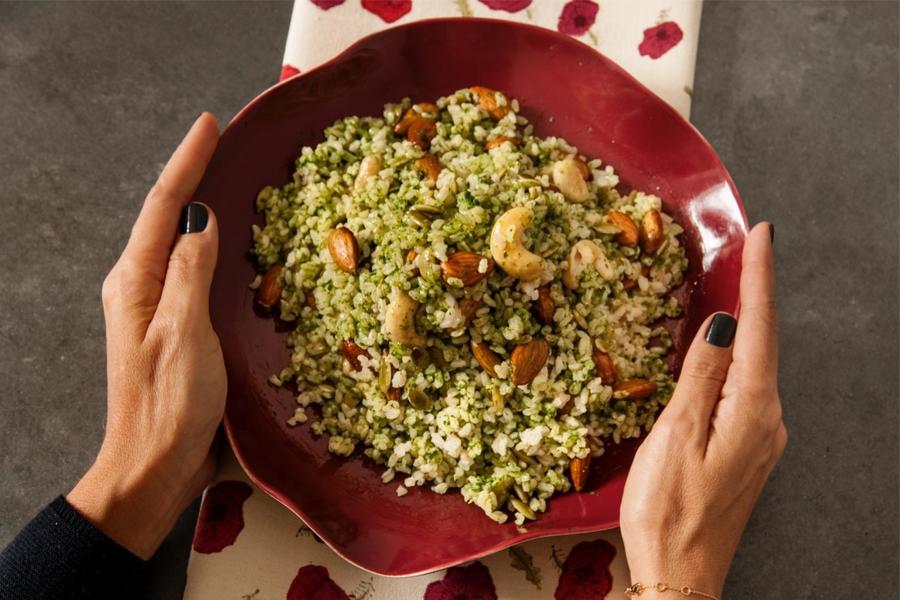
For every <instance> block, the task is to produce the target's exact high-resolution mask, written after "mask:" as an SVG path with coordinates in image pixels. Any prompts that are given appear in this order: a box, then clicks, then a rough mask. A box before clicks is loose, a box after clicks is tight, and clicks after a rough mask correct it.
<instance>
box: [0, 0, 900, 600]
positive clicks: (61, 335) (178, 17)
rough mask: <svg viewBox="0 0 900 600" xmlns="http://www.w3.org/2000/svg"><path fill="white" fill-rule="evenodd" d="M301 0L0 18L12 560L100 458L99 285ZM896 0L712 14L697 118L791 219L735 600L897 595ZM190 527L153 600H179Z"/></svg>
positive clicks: (4, 420)
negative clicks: (19, 538) (757, 480)
mask: <svg viewBox="0 0 900 600" xmlns="http://www.w3.org/2000/svg"><path fill="white" fill-rule="evenodd" d="M290 9H291V7H290V4H288V3H280V4H275V3H236V2H230V3H222V4H217V3H174V2H173V3H151V4H142V3H129V4H105V3H104V4H101V3H50V4H25V3H8V2H7V3H0V98H2V101H0V132H2V136H0V140H2V143H0V194H2V201H0V257H2V259H0V286H2V294H0V380H2V381H3V382H4V384H5V386H6V392H5V393H4V394H2V396H0V456H2V462H0V481H2V482H3V485H2V487H0V546H2V545H5V544H6V542H7V541H8V540H9V539H10V538H11V537H12V536H13V535H14V534H15V533H16V531H18V529H19V528H20V527H21V526H22V525H23V524H24V523H25V522H26V521H27V520H28V519H29V518H30V517H31V516H32V515H33V514H34V513H35V512H36V511H37V510H38V509H39V508H40V507H42V506H43V505H44V504H46V503H47V502H48V501H49V500H51V499H52V498H53V497H54V496H55V495H56V494H59V493H61V492H65V491H67V490H68V489H69V487H70V486H71V485H72V484H73V483H74V482H75V481H76V480H77V478H78V476H79V474H80V473H82V472H83V471H84V470H85V469H86V468H87V467H88V465H89V464H90V462H91V460H92V458H93V456H94V454H95V452H96V450H97V448H98V446H99V443H100V440H101V437H102V432H103V421H104V413H105V391H104V388H105V382H104V333H103V319H102V313H101V309H100V298H99V293H100V283H101V281H102V280H103V277H104V275H105V273H106V271H107V270H108V269H109V268H110V267H111V266H112V264H113V262H114V261H115V259H116V257H117V255H118V253H119V252H120V250H121V248H122V247H123V245H124V242H125V240H126V238H127V236H128V233H129V229H130V226H131V223H132V222H133V220H134V218H135V216H136V214H137V211H138V208H139V206H140V203H141V201H142V199H143V195H144V194H145V192H146V190H147V189H148V188H149V186H150V185H151V183H152V182H153V180H154V178H155V175H156V174H157V172H158V171H159V169H160V167H161V165H162V163H163V162H164V161H165V160H166V158H167V157H168V155H169V153H170V151H171V150H172V149H173V148H174V146H175V144H176V143H177V142H178V141H179V139H180V138H181V136H182V134H183V133H184V132H185V130H186V129H187V127H188V126H189V124H190V123H191V122H192V121H193V119H194V118H195V117H196V115H197V114H198V113H199V112H200V111H201V110H204V109H205V110H211V111H212V112H214V113H215V114H217V115H218V116H219V117H220V118H221V119H222V120H223V121H225V120H227V119H229V118H230V117H231V116H232V115H233V114H234V113H235V112H236V111H237V110H239V109H240V108H241V107H242V106H243V105H244V104H245V103H246V102H247V101H248V100H249V99H251V98H252V97H253V96H254V95H255V94H256V93H257V92H258V91H260V90H262V89H264V88H265V87H267V86H268V85H269V84H271V83H273V82H274V81H275V79H276V77H277V74H278V70H279V62H280V59H281V53H282V46H283V43H284V39H285V35H286V31H287V24H288V18H289V15H290ZM897 85H898V5H897V4H896V3H895V2H855V1H851V2H838V1H826V2H707V3H706V5H705V7H704V11H703V24H702V31H701V36H700V49H699V62H698V65H697V79H696V84H695V86H694V110H693V121H694V123H695V124H696V125H697V127H698V128H699V129H700V131H702V132H703V133H704V135H706V137H707V138H708V139H709V140H710V141H711V142H712V144H713V146H715V147H716V148H717V149H718V151H719V153H720V155H721V156H722V159H723V160H724V162H725V164H726V165H727V166H728V168H729V169H730V171H731V173H732V174H733V176H734V179H735V181H736V182H737V185H738V187H739V189H740V190H741V194H742V196H743V198H744V200H745V203H746V206H747V212H748V214H749V216H750V219H751V221H756V220H761V219H768V220H771V221H773V222H774V223H775V224H776V228H777V236H776V244H775V247H776V256H777V268H778V285H779V306H780V314H781V378H780V379H781V393H782V399H783V403H784V410H785V421H786V422H787V426H788V430H789V432H790V442H789V445H788V450H787V452H786V454H785V456H784V459H783V461H782V463H781V465H780V466H779V467H778V469H777V470H776V472H775V474H774V477H773V479H772V481H771V482H770V484H769V485H768V487H767V488H766V490H765V492H764V495H763V497H762V499H761V501H760V503H759V505H758V507H757V510H756V512H755V513H754V516H753V518H752V520H751V521H750V525H749V527H748V530H747V532H746V534H745V536H744V539H743V542H742V544H741V547H740V549H739V551H738V554H737V558H736V560H735V562H734V566H733V568H732V571H731V575H730V577H729V580H728V585H727V593H726V596H727V597H728V598H729V599H734V600H737V599H751V598H797V599H801V598H821V597H829V598H857V597H859V595H858V594H859V590H860V589H865V590H866V597H869V598H888V597H895V594H896V590H897V589H898V568H897V567H898V540H897V531H898V378H900V375H898V365H900V360H898V132H897V120H898V101H897V98H898V88H897ZM191 518H192V515H191V514H187V515H186V516H185V517H184V518H183V519H182V521H181V522H180V524H179V527H178V528H177V529H176V531H175V532H174V533H173V535H172V537H171V538H170V540H169V541H168V542H167V543H166V545H165V546H164V548H163V549H162V550H161V551H160V553H159V555H158V556H157V557H156V559H155V569H154V571H155V575H154V577H153V582H152V587H151V589H150V590H149V591H148V593H147V597H148V598H151V597H152V598H170V597H171V598H177V597H180V589H181V586H182V585H183V579H184V561H185V560H186V556H187V550H188V545H189V539H190V527H191Z"/></svg>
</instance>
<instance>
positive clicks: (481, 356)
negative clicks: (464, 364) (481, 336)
mask: <svg viewBox="0 0 900 600" xmlns="http://www.w3.org/2000/svg"><path fill="white" fill-rule="evenodd" d="M472 354H473V355H475V360H477V361H478V364H480V365H481V366H482V367H484V370H485V371H487V372H488V373H489V374H490V376H491V377H496V376H497V371H495V370H494V369H495V367H496V366H497V365H499V364H500V363H501V362H503V361H502V360H500V357H499V356H497V353H496V352H494V351H493V350H491V348H490V346H488V345H487V344H486V343H485V342H478V343H477V344H476V343H475V342H472Z"/></svg>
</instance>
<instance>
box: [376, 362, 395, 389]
mask: <svg viewBox="0 0 900 600" xmlns="http://www.w3.org/2000/svg"><path fill="white" fill-rule="evenodd" d="M392 375H393V374H392V373H391V363H389V362H388V361H387V357H386V356H383V357H382V358H381V365H379V367H378V387H379V388H380V389H381V391H382V392H384V393H385V394H387V392H388V390H389V389H390V387H391V378H392Z"/></svg>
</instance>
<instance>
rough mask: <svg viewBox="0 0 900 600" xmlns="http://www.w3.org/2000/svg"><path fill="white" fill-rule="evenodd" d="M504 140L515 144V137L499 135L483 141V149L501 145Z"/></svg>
mask: <svg viewBox="0 0 900 600" xmlns="http://www.w3.org/2000/svg"><path fill="white" fill-rule="evenodd" d="M504 142H512V144H513V146H515V145H516V142H517V140H516V138H514V137H510V136H508V135H501V136H500V137H496V138H494V139H492V140H490V141H487V142H485V143H484V149H485V150H491V149H492V148H496V147H498V146H501V145H503V143H504Z"/></svg>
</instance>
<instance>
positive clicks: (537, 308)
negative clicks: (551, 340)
mask: <svg viewBox="0 0 900 600" xmlns="http://www.w3.org/2000/svg"><path fill="white" fill-rule="evenodd" d="M537 291H538V297H537V300H536V301H535V303H534V314H535V316H536V317H537V318H538V321H540V322H541V323H543V324H544V325H549V324H550V323H552V322H553V315H555V314H556V305H555V304H554V303H553V298H551V297H550V284H549V283H548V284H545V285H542V286H541V287H539V288H538V290H537Z"/></svg>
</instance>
